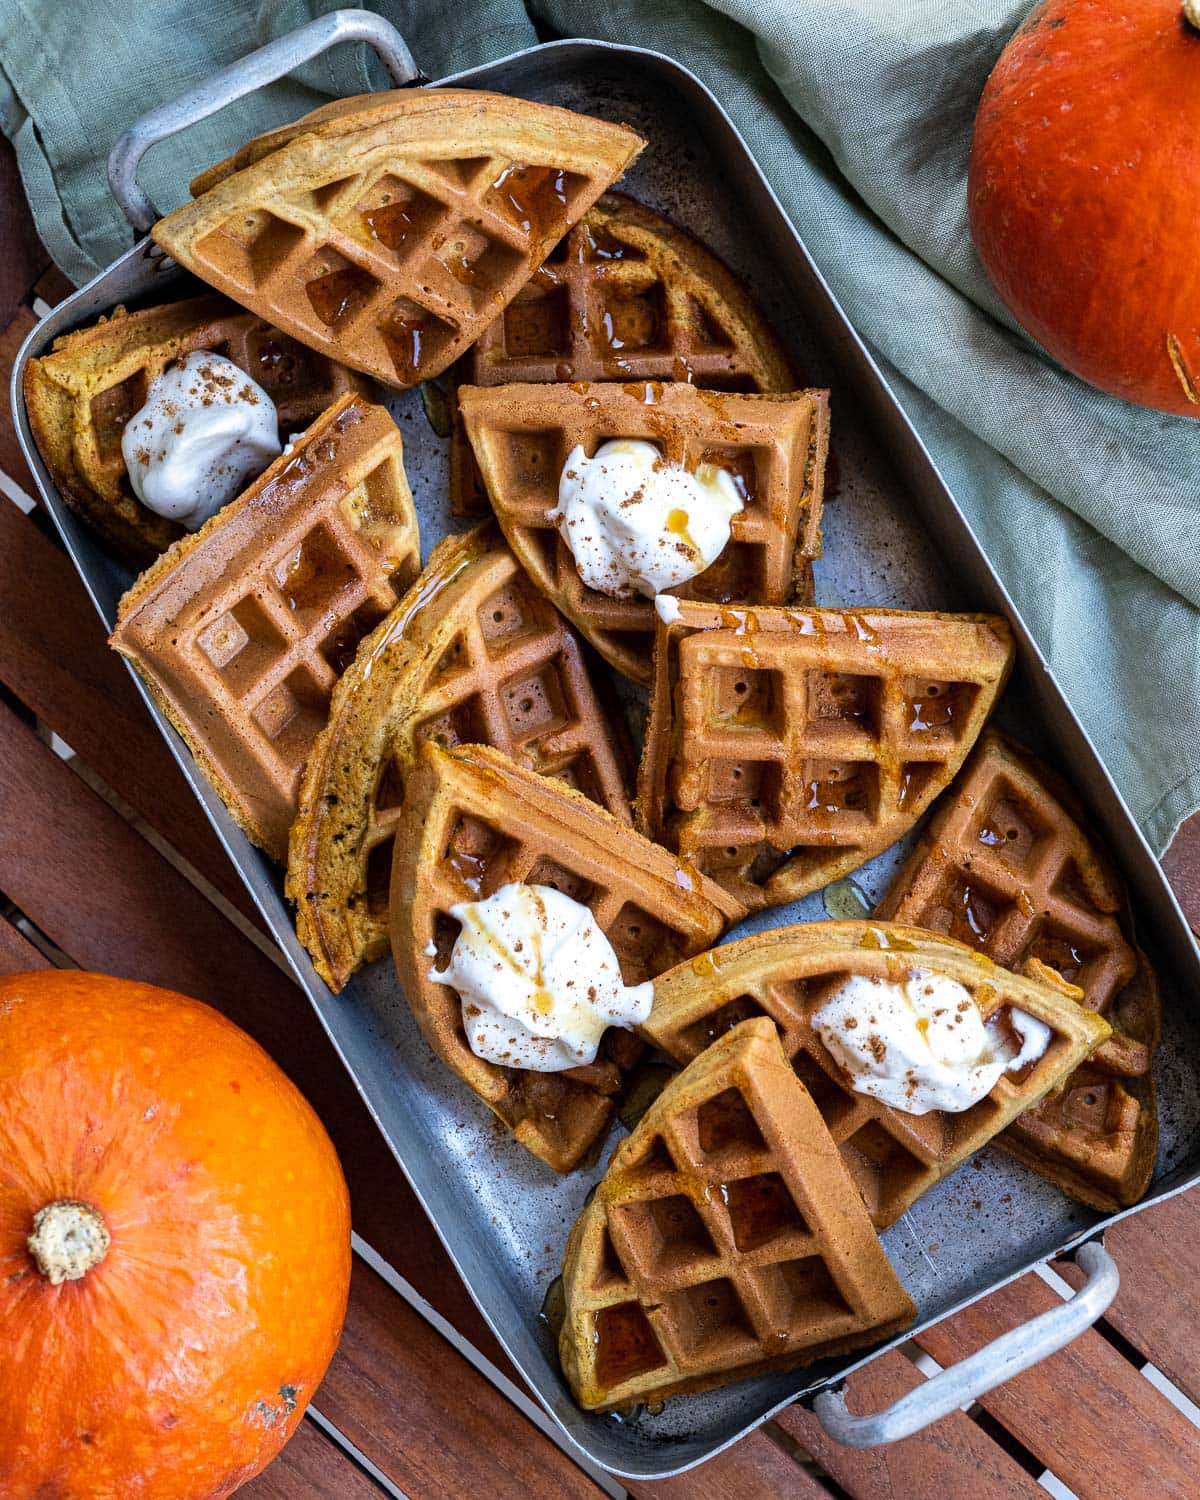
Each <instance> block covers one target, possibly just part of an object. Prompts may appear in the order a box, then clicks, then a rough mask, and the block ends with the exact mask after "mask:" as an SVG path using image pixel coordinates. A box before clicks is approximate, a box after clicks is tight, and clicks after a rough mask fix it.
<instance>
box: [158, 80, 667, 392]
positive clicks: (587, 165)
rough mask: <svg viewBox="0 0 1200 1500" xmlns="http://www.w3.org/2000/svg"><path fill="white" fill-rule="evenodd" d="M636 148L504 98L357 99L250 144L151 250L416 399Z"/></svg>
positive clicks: (452, 92)
mask: <svg viewBox="0 0 1200 1500" xmlns="http://www.w3.org/2000/svg"><path fill="white" fill-rule="evenodd" d="M643 144H644V143H643V142H642V140H641V139H640V137H639V136H637V135H635V134H634V132H633V131H631V130H627V129H626V128H625V127H624V126H622V125H611V124H609V123H608V122H607V121H604V120H597V119H593V118H592V117H591V116H589V115H579V114H574V113H572V112H571V111H569V110H563V109H555V108H552V107H551V106H549V105H545V104H532V103H530V102H529V101H527V100H524V99H510V98H505V97H502V96H500V95H498V94H486V93H477V92H475V91H473V90H463V89H403V90H394V91H392V92H390V93H379V94H364V95H361V96H360V97H358V98H355V99H349V100H342V101H341V102H340V104H339V106H338V108H337V109H335V110H328V109H327V110H318V111H317V112H316V114H314V115H311V116H309V117H307V118H306V119H304V120H300V121H298V122H297V123H296V125H295V126H291V127H288V128H287V129H285V130H283V131H276V132H274V133H272V134H271V135H269V136H267V137H266V138H265V139H264V140H263V141H261V142H259V143H255V142H251V143H250V146H249V147H247V148H246V149H245V150H244V152H242V153H239V155H238V156H237V157H234V158H231V159H230V160H229V161H228V162H224V163H221V164H220V165H219V166H218V167H217V168H214V169H213V170H211V171H210V172H208V173H205V174H202V176H201V177H200V178H198V179H197V182H196V184H195V185H196V186H197V187H199V188H200V189H201V191H200V195H199V197H197V198H194V199H193V200H192V202H190V203H187V204H185V205H184V206H183V207H182V208H179V209H177V210H176V211H175V212H174V213H173V214H170V215H169V216H168V217H167V218H165V219H162V220H160V221H159V222H158V223H157V224H156V225H155V226H154V228H153V230H152V231H151V233H152V234H153V236H154V238H155V239H156V240H157V242H158V243H159V244H160V245H161V246H162V247H163V249H164V250H166V251H167V253H168V254H169V255H172V256H174V257H175V259H176V260H177V261H179V263H180V264H181V265H184V266H186V267H187V268H188V270H190V271H193V272H195V274H196V275H197V276H200V277H201V278H202V279H203V280H205V281H207V282H209V283H210V284H211V285H212V286H215V287H217V288H218V289H219V290H221V291H223V292H227V293H228V294H229V296H231V297H233V298H235V299H236V300H237V301H238V302H240V303H242V304H243V306H245V307H249V308H251V309H252V310H253V311H254V312H257V313H258V314H259V315H260V316H261V317H265V318H269V319H270V320H271V321H272V322H273V323H276V324H278V326H279V327H281V328H283V329H285V330H286V331H287V332H288V333H290V334H292V335H293V337H295V338H297V339H299V340H300V341H301V343H304V344H307V345H309V347H310V348H313V349H317V350H319V351H320V352H321V353H323V354H327V355H329V356H330V357H331V358H333V359H340V360H342V361H343V362H344V363H346V364H348V365H351V366H353V368H355V369H358V370H363V371H365V372H366V373H367V374H369V375H375V376H377V377H378V378H379V379H380V380H384V381H387V382H389V383H390V384H392V385H401V386H406V385H413V384H415V383H416V382H417V381H419V380H425V379H428V378H429V377H430V376H432V375H436V374H438V372H439V371H441V370H444V369H445V368H446V366H447V365H449V364H450V363H451V362H452V361H453V360H455V359H457V357H458V356H459V355H460V354H461V353H462V352H463V350H464V349H466V348H467V347H468V346H469V345H470V344H471V343H473V342H474V340H475V339H476V338H477V337H478V336H479V334H480V333H481V332H482V331H483V329H484V328H486V326H487V325H488V324H489V323H490V322H491V321H492V320H493V318H495V317H496V316H497V314H499V313H500V312H501V311H502V310H503V308H504V307H505V305H506V304H507V303H508V302H509V301H511V299H512V298H513V297H515V296H516V294H517V292H519V291H520V289H521V288H522V287H523V286H524V285H525V283H526V282H527V281H528V279H529V277H530V275H531V273H532V272H533V271H534V270H536V268H537V267H538V266H539V265H540V264H541V262H542V259H543V258H544V256H545V255H546V252H547V251H548V250H549V249H550V247H551V246H552V245H553V244H554V243H555V242H556V241H557V240H559V239H561V238H562V236H563V235H564V234H565V233H566V231H567V230H568V229H569V228H570V226H571V225H572V224H574V223H575V221H576V220H577V219H578V218H579V217H580V216H581V215H582V214H583V213H584V212H586V210H587V209H588V208H589V207H590V206H591V204H592V203H593V202H594V201H595V200H596V198H598V197H599V195H600V194H601V193H602V192H603V191H604V189H605V188H607V187H608V186H609V185H610V184H611V183H612V182H613V181H614V180H615V179H616V178H617V177H619V176H620V174H621V173H622V172H623V171H624V170H625V168H626V167H627V166H628V165H629V163H630V162H631V161H632V160H633V158H634V157H635V156H636V155H637V153H638V152H639V151H640V150H641V148H642V145H643Z"/></svg>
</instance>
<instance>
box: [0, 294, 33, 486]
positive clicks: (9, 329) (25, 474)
mask: <svg viewBox="0 0 1200 1500" xmlns="http://www.w3.org/2000/svg"><path fill="white" fill-rule="evenodd" d="M36 322H37V318H36V317H35V316H34V315H33V312H32V310H31V309H30V308H28V307H19V308H17V310H16V312H15V313H14V315H13V317H12V320H11V321H10V322H9V323H8V325H7V326H6V327H5V329H4V332H3V333H0V372H3V375H4V392H5V394H4V398H3V400H0V469H3V470H4V472H5V473H6V474H7V475H8V476H9V478H10V479H14V480H15V481H16V482H17V484H19V485H20V486H21V488H22V489H23V490H25V491H27V492H28V494H30V495H33V494H34V493H35V490H34V484H33V476H32V474H30V472H29V470H28V469H27V468H26V467H25V460H24V459H23V458H22V457H21V450H20V448H19V447H18V446H17V431H16V428H15V427H14V425H13V415H12V407H11V406H10V405H9V402H8V394H7V392H8V376H9V371H10V370H11V369H12V366H13V361H14V360H15V359H16V357H17V350H18V349H19V348H20V347H21V344H22V342H23V341H24V338H25V335H26V334H27V333H28V332H29V330H30V329H31V328H32V327H33V326H34V324H35V323H36Z"/></svg>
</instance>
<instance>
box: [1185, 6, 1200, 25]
mask: <svg viewBox="0 0 1200 1500" xmlns="http://www.w3.org/2000/svg"><path fill="white" fill-rule="evenodd" d="M1183 13H1184V15H1185V16H1186V17H1187V18H1188V20H1189V21H1190V22H1191V23H1192V25H1193V26H1194V27H1195V28H1196V30H1197V31H1200V0H1183Z"/></svg>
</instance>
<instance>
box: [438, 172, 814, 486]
mask: <svg viewBox="0 0 1200 1500" xmlns="http://www.w3.org/2000/svg"><path fill="white" fill-rule="evenodd" d="M462 378H463V381H464V383H465V384H467V385H506V384H509V383H512V382H516V381H562V380H574V381H589V380H619V381H631V380H686V381H690V382H691V383H692V384H693V385H697V386H701V387H703V388H705V389H708V390H716V391H791V390H795V389H796V386H797V381H796V379H795V376H794V374H793V372H792V368H791V364H790V362H789V360H788V357H787V355H786V353H785V352H784V350H783V346H782V345H781V344H780V343H779V341H778V339H777V338H776V337H775V335H774V333H773V332H772V331H771V329H770V326H769V325H768V324H767V321H766V319H765V318H764V317H763V316H762V314H761V313H760V312H759V311H758V309H757V307H755V305H754V303H753V301H752V300H751V298H750V297H749V295H748V294H747V292H746V290H745V288H744V287H743V286H742V284H741V282H739V281H738V279H737V277H736V276H734V275H733V274H732V273H731V272H730V271H729V270H728V268H727V267H726V266H724V265H723V264H722V263H721V261H719V260H718V259H717V257H716V256H715V255H713V254H712V252H711V251H710V250H707V249H705V247H704V246H703V245H701V244H700V243H699V241H698V240H694V239H693V238H692V236H691V235H690V234H688V233H687V232H686V231H685V230H683V229H680V228H679V226H678V225H677V224H672V223H671V221H670V220H669V219H664V218H663V217H662V215H661V214H656V213H654V212H653V211H652V210H651V209H649V208H647V207H646V206H645V205H644V204H641V203H638V202H636V201H635V200H634V199H632V198H627V197H626V196H625V195H624V194H622V193H606V194H605V195H604V197H602V198H601V199H600V200H599V201H598V202H597V203H595V204H593V206H592V207H591V208H590V209H588V211H587V213H586V214H584V216H583V218H582V219H581V220H580V221H579V223H578V224H576V226H575V227H574V229H572V230H571V232H570V233H569V234H568V235H567V237H566V239H564V240H563V241H562V242H561V243H560V244H558V245H556V246H555V248H554V249H553V250H552V251H551V252H550V254H549V255H548V256H547V257H546V260H545V262H544V264H543V265H542V266H541V267H539V269H538V270H537V271H535V272H534V274H533V276H532V278H531V279H530V281H529V282H528V284H527V285H526V286H524V287H523V288H522V289H521V290H520V291H519V292H518V293H517V295H516V297H514V298H513V300H512V302H510V303H509V305H508V307H507V308H505V310H504V312H503V314H502V315H501V316H500V317H499V318H497V319H496V321H495V322H494V323H492V324H490V325H489V326H488V327H487V328H485V329H484V331H483V333H482V334H480V336H479V338H478V339H477V340H476V342H475V345H474V347H473V348H472V349H471V350H470V351H469V352H468V353H467V355H466V356H465V358H464V360H463V377H462ZM450 508H451V510H452V512H453V513H454V514H455V515H483V514H486V513H487V510H488V502H487V493H486V491H485V490H484V488H483V481H482V479H481V478H480V475H479V469H478V467H477V465H476V463H475V459H474V455H473V454H472V452H471V446H470V444H469V443H468V442H467V440H466V435H465V433H464V432H463V428H462V423H461V422H456V423H455V425H454V430H453V432H452V434H451V440H450Z"/></svg>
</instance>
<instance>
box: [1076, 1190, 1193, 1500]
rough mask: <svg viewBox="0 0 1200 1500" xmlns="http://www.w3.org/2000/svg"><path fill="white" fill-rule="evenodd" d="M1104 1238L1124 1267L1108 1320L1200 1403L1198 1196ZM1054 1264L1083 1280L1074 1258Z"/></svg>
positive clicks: (1125, 1222) (1159, 1207)
mask: <svg viewBox="0 0 1200 1500" xmlns="http://www.w3.org/2000/svg"><path fill="white" fill-rule="evenodd" d="M1104 1244H1105V1247H1106V1249H1108V1251H1109V1252H1110V1253H1111V1254H1112V1255H1113V1256H1115V1257H1116V1261H1117V1264H1118V1265H1119V1266H1120V1268H1121V1290H1120V1291H1119V1292H1118V1293H1117V1297H1116V1301H1115V1302H1113V1304H1112V1306H1111V1307H1110V1308H1109V1309H1108V1312H1107V1313H1105V1315H1104V1317H1105V1321H1106V1322H1107V1323H1109V1324H1111V1325H1112V1327H1113V1328H1115V1329H1116V1330H1117V1332H1118V1333H1120V1334H1121V1335H1122V1336H1123V1337H1124V1338H1126V1339H1128V1340H1129V1342H1130V1343H1131V1344H1132V1345H1133V1346H1134V1348H1135V1349H1138V1350H1140V1351H1141V1353H1142V1354H1143V1355H1144V1356H1145V1358H1146V1359H1148V1360H1149V1361H1150V1363H1151V1364H1154V1365H1157V1366H1158V1368H1159V1369H1160V1370H1161V1371H1162V1372H1163V1374H1164V1375H1166V1376H1167V1377H1168V1379H1170V1380H1172V1381H1174V1383H1175V1384H1176V1385H1177V1386H1179V1388H1180V1389H1181V1390H1182V1391H1184V1392H1185V1394H1186V1395H1188V1396H1189V1397H1190V1398H1191V1399H1192V1400H1193V1401H1195V1402H1197V1403H1200V1337H1198V1335H1197V1330H1198V1329H1200V1194H1197V1193H1195V1192H1190V1193H1181V1194H1179V1196H1178V1197H1175V1198H1168V1199H1167V1201H1166V1202H1165V1203H1156V1204H1155V1205H1154V1207H1153V1208H1148V1209H1146V1210H1145V1211H1144V1212H1143V1213H1140V1214H1135V1215H1134V1216H1133V1218H1131V1219H1122V1221H1121V1222H1120V1223H1119V1224H1114V1225H1113V1227H1112V1228H1111V1229H1110V1230H1109V1231H1108V1232H1107V1233H1106V1234H1105V1236H1104ZM1059 1269H1060V1270H1061V1272H1062V1274H1063V1276H1064V1277H1066V1279H1067V1280H1068V1281H1070V1282H1071V1283H1072V1284H1073V1285H1075V1286H1078V1285H1080V1283H1081V1282H1082V1281H1083V1273H1082V1272H1081V1271H1080V1270H1079V1268H1078V1267H1077V1266H1076V1265H1074V1264H1073V1263H1072V1264H1069V1265H1062V1266H1060V1267H1059ZM1197 1493H1200V1484H1198V1485H1197Z"/></svg>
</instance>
